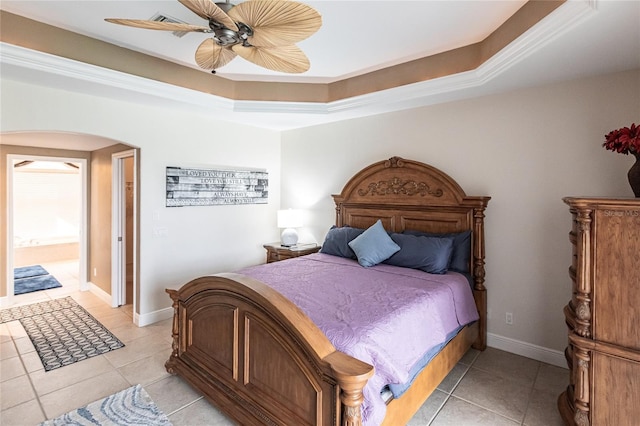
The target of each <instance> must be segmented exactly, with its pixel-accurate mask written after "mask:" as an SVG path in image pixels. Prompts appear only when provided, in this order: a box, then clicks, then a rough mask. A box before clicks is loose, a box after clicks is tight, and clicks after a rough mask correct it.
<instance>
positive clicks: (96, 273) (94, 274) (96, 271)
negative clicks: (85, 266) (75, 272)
mask: <svg viewBox="0 0 640 426" xmlns="http://www.w3.org/2000/svg"><path fill="white" fill-rule="evenodd" d="M93 276H94V277H97V276H98V268H93Z"/></svg>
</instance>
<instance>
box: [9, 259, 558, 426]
mask: <svg viewBox="0 0 640 426" xmlns="http://www.w3.org/2000/svg"><path fill="white" fill-rule="evenodd" d="M43 266H44V267H45V268H47V270H49V271H55V273H56V278H58V277H60V278H58V279H59V280H61V279H62V280H61V283H62V284H63V289H52V290H46V291H42V292H34V293H30V294H26V295H21V296H17V297H15V298H14V299H13V302H14V304H16V305H23V304H27V303H34V302H36V301H43V300H50V299H52V298H57V297H65V296H68V295H70V296H71V297H73V298H74V299H75V300H76V301H77V302H78V303H79V304H81V305H82V306H83V307H84V308H85V309H87V310H88V311H89V312H90V313H91V314H92V315H93V316H94V317H95V318H96V319H97V320H98V321H100V322H101V323H103V324H104V325H105V326H106V327H108V328H109V330H110V331H111V332H112V333H113V334H114V335H115V336H117V337H118V338H119V339H120V340H122V341H123V342H124V343H125V345H126V346H125V347H124V348H121V349H118V350H115V351H112V352H108V353H106V354H103V355H99V356H96V357H93V358H90V359H88V360H85V361H80V362H78V363H75V364H72V365H69V366H66V367H62V368H60V369H56V370H53V371H50V372H46V373H45V372H44V369H43V367H42V363H41V362H40V358H39V357H38V355H37V353H36V352H35V350H34V348H33V344H32V343H31V341H30V340H29V338H28V336H27V335H26V334H25V332H24V329H23V328H22V325H21V324H20V322H19V321H13V322H10V323H6V324H0V395H2V398H0V401H1V402H0V406H1V409H2V411H1V412H0V419H1V423H2V425H3V426H4V425H8V426H13V425H27V424H28V425H33V424H38V423H39V422H42V421H43V420H45V419H46V418H52V417H55V416H58V415H60V414H63V413H65V412H67V411H69V410H72V409H75V408H78V407H79V406H82V405H84V404H86V403H89V402H92V401H95V400H97V399H100V398H103V397H105V396H107V395H110V394H113V393H115V392H118V391H121V390H123V389H126V388H128V387H130V386H132V385H135V384H138V383H139V384H142V385H143V386H144V388H145V390H146V391H147V393H148V394H149V395H150V396H151V398H152V399H153V401H154V402H155V403H156V405H157V406H158V408H159V409H160V410H162V411H163V412H164V413H165V414H166V415H167V416H168V417H169V419H170V420H171V422H172V423H173V424H174V425H175V426H182V425H212V426H228V425H233V424H234V423H232V422H231V421H230V420H229V419H228V418H227V417H225V416H224V415H223V414H222V413H221V412H220V411H219V410H218V409H217V408H215V407H214V406H213V405H211V404H210V403H209V402H208V401H207V400H206V399H204V398H203V396H202V395H201V394H200V393H199V392H197V391H196V390H194V389H193V388H192V387H191V386H189V385H188V384H187V383H186V382H185V381H183V380H182V379H181V378H179V377H176V376H171V375H169V374H168V373H167V371H166V370H165V368H164V363H165V361H166V360H167V359H168V357H169V355H170V353H171V328H172V321H171V320H165V321H160V322H158V323H155V324H151V325H148V326H146V327H137V326H136V325H135V324H134V323H133V320H132V318H133V310H132V307H131V305H128V306H125V307H121V308H111V307H110V306H108V305H107V304H106V303H104V302H103V301H102V300H101V299H100V298H98V297H97V296H95V295H93V294H92V293H90V292H80V291H78V272H77V265H74V263H73V262H71V263H68V264H66V265H46V266H45V265H43ZM65 268H67V270H66V271H65ZM68 269H71V270H68ZM74 269H75V270H74ZM54 290H58V291H54ZM568 381H569V374H568V370H567V369H564V368H559V367H555V366H552V365H548V364H544V363H541V362H539V361H535V360H532V359H528V358H525V357H522V356H519V355H514V354H511V353H508V352H504V351H501V350H498V349H494V348H488V349H487V350H485V351H482V352H481V351H478V350H475V349H470V350H469V351H468V352H467V353H466V354H465V356H464V357H463V358H462V359H461V360H460V362H459V363H458V364H457V365H456V366H455V367H454V368H453V370H452V371H451V372H450V373H449V374H448V375H447V377H446V378H445V379H444V380H443V381H442V382H441V383H440V384H439V386H438V388H437V389H436V390H435V391H434V392H433V394H432V395H431V396H430V397H429V398H428V399H427V401H426V402H425V403H424V404H423V405H422V407H421V408H420V410H419V411H418V412H417V413H416V414H415V416H414V417H413V418H412V419H411V420H410V421H409V423H408V425H409V426H427V425H437V426H441V425H455V426H460V425H464V426H473V425H491V426H500V425H509V426H511V425H526V426H542V425H544V426H555V425H558V426H561V425H562V421H561V420H560V416H559V414H558V411H557V408H556V400H557V397H558V395H559V394H560V392H562V391H563V390H564V389H565V388H566V386H567V384H568Z"/></svg>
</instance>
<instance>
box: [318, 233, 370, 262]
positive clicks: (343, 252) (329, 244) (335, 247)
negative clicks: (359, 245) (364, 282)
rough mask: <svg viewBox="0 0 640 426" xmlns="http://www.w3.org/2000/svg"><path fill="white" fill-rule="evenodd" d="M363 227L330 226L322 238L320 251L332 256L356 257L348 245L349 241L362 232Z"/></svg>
mask: <svg viewBox="0 0 640 426" xmlns="http://www.w3.org/2000/svg"><path fill="white" fill-rule="evenodd" d="M363 232H364V229H360V228H351V227H349V226H344V227H342V228H338V227H337V226H335V225H334V226H332V227H331V229H329V232H328V233H327V236H326V237H325V238H324V243H323V244H322V248H321V249H320V253H324V254H331V255H333V256H340V257H346V258H348V259H357V257H356V254H355V253H354V252H353V250H351V247H349V242H350V241H351V240H353V239H354V238H356V237H357V236H358V235H360V234H362V233H363Z"/></svg>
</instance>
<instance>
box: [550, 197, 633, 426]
mask: <svg viewBox="0 0 640 426" xmlns="http://www.w3.org/2000/svg"><path fill="white" fill-rule="evenodd" d="M564 202H565V203H566V204H568V205H569V208H570V212H571V214H572V215H573V227H572V229H571V232H570V233H569V239H570V241H571V244H572V245H573V262H572V265H571V267H570V268H569V275H570V277H571V281H572V282H573V295H572V298H571V301H570V302H569V304H568V305H567V306H566V307H565V308H564V314H565V319H566V323H567V326H568V328H569V343H568V346H567V349H566V351H565V356H566V358H567V364H568V366H569V371H570V384H569V386H568V388H567V390H566V391H565V392H563V393H562V394H561V395H560V397H559V398H558V409H559V410H560V414H561V415H562V418H563V420H564V422H565V423H566V424H567V425H574V424H575V425H579V426H583V425H593V426H609V425H616V426H633V425H640V199H610V198H573V197H567V198H564Z"/></svg>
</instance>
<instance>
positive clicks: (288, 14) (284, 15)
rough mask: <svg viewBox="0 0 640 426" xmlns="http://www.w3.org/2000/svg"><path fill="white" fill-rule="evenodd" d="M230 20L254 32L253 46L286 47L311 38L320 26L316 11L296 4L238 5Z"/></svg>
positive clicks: (260, 0) (259, 2)
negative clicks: (241, 23)
mask: <svg viewBox="0 0 640 426" xmlns="http://www.w3.org/2000/svg"><path fill="white" fill-rule="evenodd" d="M229 16H230V17H231V18H233V19H234V20H235V21H237V22H243V23H245V24H247V25H249V26H250V27H251V28H252V29H253V36H251V37H249V42H250V43H251V44H252V45H253V46H288V45H293V44H294V43H297V42H299V41H301V40H304V39H306V38H307V37H309V36H311V35H312V34H314V33H315V32H316V31H318V29H319V28H320V26H321V25H322V18H321V17H320V14H319V13H318V12H316V10H315V9H313V8H311V7H310V6H307V5H306V4H302V3H298V2H295V1H279V0H272V1H264V0H254V1H247V2H244V3H240V4H239V5H237V6H235V7H234V8H233V9H231V10H230V11H229Z"/></svg>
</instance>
